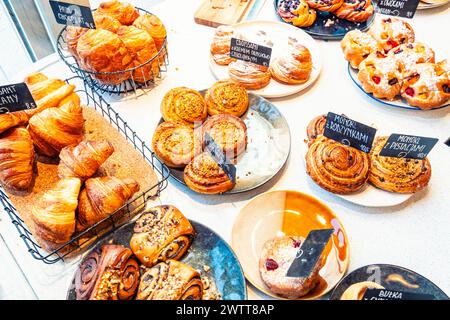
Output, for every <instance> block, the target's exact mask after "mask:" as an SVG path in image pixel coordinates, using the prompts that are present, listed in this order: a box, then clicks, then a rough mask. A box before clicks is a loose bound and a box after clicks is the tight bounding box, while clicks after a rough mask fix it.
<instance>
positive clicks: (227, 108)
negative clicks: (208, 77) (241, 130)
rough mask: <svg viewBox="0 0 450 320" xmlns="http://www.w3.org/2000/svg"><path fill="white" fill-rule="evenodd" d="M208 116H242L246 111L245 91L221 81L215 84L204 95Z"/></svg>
mask: <svg viewBox="0 0 450 320" xmlns="http://www.w3.org/2000/svg"><path fill="white" fill-rule="evenodd" d="M205 101H206V105H207V107H208V114H209V115H211V116H213V115H216V114H231V115H233V116H236V117H240V116H242V115H243V114H244V113H245V112H247V109H248V103H249V102H248V93H247V90H246V89H245V88H244V87H243V86H241V85H239V84H238V83H235V82H232V81H229V80H222V81H219V82H216V83H215V84H214V85H213V86H212V87H211V88H209V89H208V91H206V93H205Z"/></svg>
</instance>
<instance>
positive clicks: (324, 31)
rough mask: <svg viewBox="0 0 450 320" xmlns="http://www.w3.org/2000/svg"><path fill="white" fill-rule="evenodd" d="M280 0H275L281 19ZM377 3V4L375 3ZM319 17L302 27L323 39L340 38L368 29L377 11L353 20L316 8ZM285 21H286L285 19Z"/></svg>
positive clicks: (313, 35) (315, 36) (276, 9)
mask: <svg viewBox="0 0 450 320" xmlns="http://www.w3.org/2000/svg"><path fill="white" fill-rule="evenodd" d="M279 2H280V0H274V2H273V4H274V7H275V13H276V15H277V17H278V18H279V19H280V20H281V21H283V19H281V17H280V15H279V14H278V3H279ZM372 3H373V2H372ZM374 5H375V4H374ZM316 14H317V18H316V21H315V22H314V24H313V25H312V26H310V27H307V28H303V27H302V28H300V29H302V30H304V31H305V32H307V33H308V34H310V35H311V36H312V37H314V38H316V39H321V40H340V39H342V38H343V37H344V36H345V34H346V33H347V32H348V31H350V30H354V29H359V30H361V31H366V30H367V29H369V27H370V26H371V25H372V23H373V20H374V19H375V16H376V13H374V14H373V15H372V16H371V17H370V18H369V19H368V20H367V21H365V22H351V21H347V20H344V19H339V18H338V17H336V16H335V15H334V14H333V13H331V12H326V11H320V10H316ZM283 22H285V21H283ZM285 23H287V22H285Z"/></svg>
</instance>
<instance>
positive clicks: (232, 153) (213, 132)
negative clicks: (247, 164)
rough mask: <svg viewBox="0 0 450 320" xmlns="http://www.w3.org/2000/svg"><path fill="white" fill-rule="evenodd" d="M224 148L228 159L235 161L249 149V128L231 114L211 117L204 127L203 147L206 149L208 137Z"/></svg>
mask: <svg viewBox="0 0 450 320" xmlns="http://www.w3.org/2000/svg"><path fill="white" fill-rule="evenodd" d="M207 134H208V135H209V136H210V137H211V139H212V140H214V142H215V143H216V144H217V145H218V146H219V147H220V148H222V150H223V152H225V155H226V156H227V158H228V159H234V158H236V157H237V156H239V155H240V154H241V153H243V152H244V151H245V149H246V148H247V126H246V125H245V123H244V121H242V120H241V118H238V117H235V116H232V115H230V114H218V115H215V116H212V117H209V118H208V119H207V120H206V121H205V122H204V123H203V126H202V138H203V141H202V145H203V148H205V147H206V144H207V142H208V141H207V139H206V135H207Z"/></svg>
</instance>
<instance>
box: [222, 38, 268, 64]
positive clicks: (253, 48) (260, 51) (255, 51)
mask: <svg viewBox="0 0 450 320" xmlns="http://www.w3.org/2000/svg"><path fill="white" fill-rule="evenodd" d="M271 55H272V48H270V47H265V46H262V45H260V44H256V43H253V42H249V41H246V40H241V39H236V38H231V48H230V57H232V58H235V59H238V60H244V61H248V62H252V63H255V64H259V65H261V66H264V67H268V66H269V64H270V57H271Z"/></svg>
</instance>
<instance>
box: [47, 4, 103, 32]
mask: <svg viewBox="0 0 450 320" xmlns="http://www.w3.org/2000/svg"><path fill="white" fill-rule="evenodd" d="M69 2H70V1H69ZM69 2H62V1H54V0H50V6H51V8H52V10H53V14H54V15H55V18H56V22H58V23H59V24H63V25H68V26H76V27H82V28H89V29H95V22H94V17H93V16H92V11H91V8H90V5H89V1H88V0H78V1H72V3H69Z"/></svg>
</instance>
